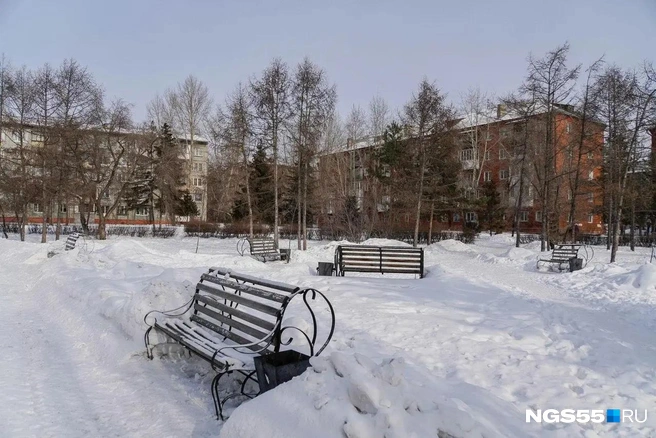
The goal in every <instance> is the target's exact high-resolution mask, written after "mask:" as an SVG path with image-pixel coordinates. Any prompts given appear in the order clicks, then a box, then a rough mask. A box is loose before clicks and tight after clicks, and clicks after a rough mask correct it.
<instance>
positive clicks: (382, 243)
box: [362, 239, 412, 247]
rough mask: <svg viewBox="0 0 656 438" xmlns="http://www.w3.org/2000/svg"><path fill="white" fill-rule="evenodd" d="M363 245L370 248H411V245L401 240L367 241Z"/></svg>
mask: <svg viewBox="0 0 656 438" xmlns="http://www.w3.org/2000/svg"><path fill="white" fill-rule="evenodd" d="M362 244H363V245H368V246H407V247H411V246H412V245H410V244H409V243H405V242H401V241H400V240H392V239H367V240H365V241H364V242H362Z"/></svg>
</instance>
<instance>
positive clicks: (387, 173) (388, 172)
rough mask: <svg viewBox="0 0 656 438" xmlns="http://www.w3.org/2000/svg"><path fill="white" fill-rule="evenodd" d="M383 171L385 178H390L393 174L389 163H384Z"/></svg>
mask: <svg viewBox="0 0 656 438" xmlns="http://www.w3.org/2000/svg"><path fill="white" fill-rule="evenodd" d="M381 173H382V175H383V176H384V177H385V178H389V177H390V176H392V171H391V169H390V166H389V164H383V170H382V172H381Z"/></svg>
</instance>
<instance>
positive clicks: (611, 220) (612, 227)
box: [606, 194, 615, 251]
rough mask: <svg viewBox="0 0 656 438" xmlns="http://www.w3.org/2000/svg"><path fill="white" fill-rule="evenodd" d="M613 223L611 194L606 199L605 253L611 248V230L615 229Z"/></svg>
mask: <svg viewBox="0 0 656 438" xmlns="http://www.w3.org/2000/svg"><path fill="white" fill-rule="evenodd" d="M613 221H614V219H613V195H612V194H611V195H610V196H609V197H608V229H607V230H606V234H607V235H608V237H607V238H606V250H607V251H610V247H611V236H612V234H613V232H612V231H611V230H614V229H615V227H614V224H615V222H613Z"/></svg>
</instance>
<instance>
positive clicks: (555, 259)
mask: <svg viewBox="0 0 656 438" xmlns="http://www.w3.org/2000/svg"><path fill="white" fill-rule="evenodd" d="M580 247H581V245H577V244H562V245H555V246H554V249H553V251H552V252H551V258H548V259H545V258H542V259H538V261H537V267H538V268H539V267H540V263H550V264H552V265H555V266H556V267H557V268H558V270H559V271H570V272H571V271H572V270H577V269H581V267H582V261H581V262H580V263H577V262H576V261H577V260H578V254H579V249H580ZM572 268H574V269H572Z"/></svg>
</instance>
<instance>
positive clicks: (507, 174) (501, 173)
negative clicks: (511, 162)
mask: <svg viewBox="0 0 656 438" xmlns="http://www.w3.org/2000/svg"><path fill="white" fill-rule="evenodd" d="M509 178H510V170H508V169H504V170H500V171H499V179H501V180H506V179H509Z"/></svg>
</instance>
